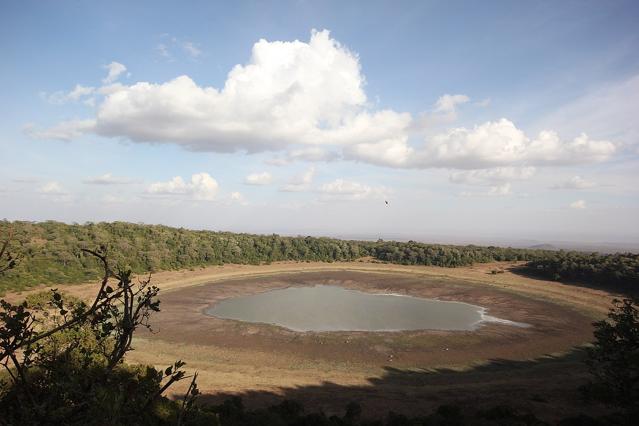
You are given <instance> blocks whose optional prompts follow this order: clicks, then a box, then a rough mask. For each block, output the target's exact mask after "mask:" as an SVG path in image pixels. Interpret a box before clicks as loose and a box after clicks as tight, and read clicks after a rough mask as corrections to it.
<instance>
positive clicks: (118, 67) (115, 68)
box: [102, 61, 126, 84]
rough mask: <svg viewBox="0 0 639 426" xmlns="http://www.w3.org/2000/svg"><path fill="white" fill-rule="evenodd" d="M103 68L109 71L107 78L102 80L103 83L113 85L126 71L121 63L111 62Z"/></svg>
mask: <svg viewBox="0 0 639 426" xmlns="http://www.w3.org/2000/svg"><path fill="white" fill-rule="evenodd" d="M103 68H105V69H107V70H108V74H107V76H106V77H104V78H103V79H102V83H104V84H111V83H113V82H115V81H116V80H117V79H118V78H119V77H120V75H121V74H122V73H123V72H124V71H126V67H125V66H124V65H122V64H121V63H119V62H115V61H113V62H111V63H110V64H109V65H105V66H104V67H103Z"/></svg>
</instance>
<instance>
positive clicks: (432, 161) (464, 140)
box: [347, 118, 616, 169]
mask: <svg viewBox="0 0 639 426" xmlns="http://www.w3.org/2000/svg"><path fill="white" fill-rule="evenodd" d="M615 150H616V147H615V145H614V144H613V143H612V142H609V141H598V140H593V139H590V138H589V137H588V136H587V135H585V134H582V135H580V136H578V137H577V138H575V139H573V140H571V141H563V140H561V139H560V138H559V136H558V135H557V133H555V132H552V131H543V132H541V133H540V134H539V135H538V136H537V138H535V139H531V138H529V137H528V136H526V134H525V133H524V132H523V130H520V129H518V128H517V127H516V126H515V124H514V123H513V122H511V121H510V120H507V119H505V118H503V119H501V120H498V121H494V122H490V121H489V122H486V123H483V124H481V125H478V126H475V127H474V128H472V129H467V128H464V127H457V128H454V129H450V130H448V131H447V132H444V133H440V134H438V135H435V136H433V137H432V138H430V139H429V140H427V141H425V143H424V144H423V145H422V146H421V147H418V148H413V147H411V146H409V145H408V143H407V141H406V139H394V140H388V141H383V142H379V143H374V144H358V145H355V146H352V147H348V148H347V156H348V157H349V158H354V159H358V160H361V161H366V162H369V163H373V164H378V165H386V166H391V167H410V168H429V167H448V168H454V169H484V168H493V167H500V166H515V165H523V164H531V165H532V164H534V165H569V164H581V163H592V162H600V161H604V160H607V159H608V158H610V157H611V156H612V155H613V154H614V152H615Z"/></svg>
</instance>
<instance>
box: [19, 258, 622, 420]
mask: <svg viewBox="0 0 639 426" xmlns="http://www.w3.org/2000/svg"><path fill="white" fill-rule="evenodd" d="M516 266H517V265H516V264H514V263H493V264H482V265H476V266H473V267H467V268H455V269H448V268H437V267H421V266H401V265H390V264H380V263H373V262H352V263H295V262H282V263H276V264H272V265H263V266H248V265H225V266H221V267H209V268H203V269H198V270H195V271H174V272H163V273H159V274H157V275H155V276H154V277H153V283H154V284H155V285H158V286H159V287H160V289H161V293H160V296H161V297H160V298H161V300H162V304H161V309H162V311H161V312H160V313H159V314H157V315H155V316H153V318H152V324H153V329H154V331H153V333H148V332H140V333H139V334H138V337H137V338H136V339H135V341H134V348H135V350H134V351H132V352H131V353H130V354H129V355H128V356H127V360H128V362H134V363H145V364H152V365H156V366H158V367H166V366H167V365H169V364H171V363H172V362H173V361H175V360H177V359H182V360H184V361H186V362H187V369H189V370H197V371H198V372H199V380H198V384H199V388H200V389H201V391H202V392H203V393H204V394H205V396H204V397H203V399H204V400H211V401H219V400H221V399H223V398H224V397H226V396H228V395H241V396H243V398H244V400H245V402H246V403H247V405H249V406H260V405H263V404H267V403H273V402H276V401H277V400H278V399H281V398H282V397H286V398H293V399H298V400H302V401H303V402H305V404H306V405H307V406H308V407H309V408H311V409H322V410H324V411H325V412H327V413H332V412H335V413H340V412H341V411H342V410H343V408H344V406H345V405H346V404H347V403H348V402H349V401H353V400H354V401H358V402H360V403H361V404H362V405H363V406H364V409H365V411H366V412H367V413H370V414H384V413H386V412H387V411H388V410H390V409H392V410H395V411H399V412H406V413H410V414H413V415H415V414H419V413H428V412H430V411H431V410H432V409H433V408H435V407H437V406H438V405H441V404H443V403H457V404H462V405H464V404H466V405H467V404H473V405H474V406H477V405H479V406H483V405H486V406H492V405H495V404H498V403H508V404H510V405H513V404H514V405H515V406H517V407H518V408H522V409H525V410H529V411H533V412H535V413H536V414H537V415H539V416H540V417H542V418H545V419H547V420H551V421H552V420H556V419H558V418H561V417H563V416H566V415H571V414H574V413H578V412H589V413H593V412H596V411H597V410H598V409H599V408H598V407H594V406H585V405H584V404H583V403H582V402H581V401H580V400H579V398H578V392H576V389H577V387H578V386H579V385H580V384H583V383H584V382H585V381H586V380H587V377H588V376H587V371H586V370H585V368H584V366H583V362H582V359H583V351H581V350H579V349H575V348H578V347H579V346H580V345H583V344H584V343H587V342H589V341H590V340H591V337H592V325H591V323H592V321H593V320H594V319H598V318H601V317H603V315H604V314H605V313H606V312H607V310H608V307H609V306H610V300H611V299H612V298H613V297H614V296H615V295H611V294H609V293H606V292H604V291H600V290H593V289H590V288H586V287H578V286H572V285H563V284H559V283H556V282H548V281H543V280H536V279H532V278H529V277H524V276H521V275H518V274H516V273H514V272H513V271H514V270H515V267H516ZM494 269H500V270H504V272H503V273H499V274H491V271H492V270H494ZM309 284H333V285H340V286H343V287H346V288H351V289H359V290H362V291H368V292H386V291H388V292H393V293H401V294H408V295H414V296H422V297H430V298H437V299H440V300H456V301H463V302H468V303H472V304H475V305H480V306H483V307H485V308H487V314H488V315H491V316H496V317H499V318H503V319H508V320H512V321H517V322H524V323H527V324H530V325H531V327H529V328H518V327H513V326H508V325H501V324H493V323H491V324H486V325H484V326H482V327H480V328H479V329H477V330H475V331H456V332H437V331H414V332H390V333H389V332H386V333H365V332H339V333H297V332H292V331H289V330H286V329H283V328H280V327H275V326H269V325H262V324H247V323H242V322H238V321H232V320H220V319H217V318H214V317H211V316H208V315H206V314H205V313H204V312H203V311H204V310H205V309H206V308H207V307H209V306H210V305H211V304H213V303H215V302H216V301H218V300H221V299H224V298H229V297H234V296H238V295H247V294H254V293H258V292H263V291H268V290H270V289H275V288H284V287H289V286H301V285H309ZM96 286H97V284H87V285H75V286H58V287H59V288H60V289H61V290H63V291H65V292H68V293H71V294H73V295H76V296H79V297H84V298H88V297H90V296H91V295H93V292H95V290H96ZM26 293H27V292H23V293H22V294H20V295H17V294H10V295H8V298H9V299H14V300H17V299H20V298H23V297H24V296H25V294H26ZM175 391H176V393H179V392H180V391H181V388H180V387H179V386H178V387H177V388H176V390H175Z"/></svg>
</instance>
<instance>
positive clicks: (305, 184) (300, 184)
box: [280, 167, 315, 192]
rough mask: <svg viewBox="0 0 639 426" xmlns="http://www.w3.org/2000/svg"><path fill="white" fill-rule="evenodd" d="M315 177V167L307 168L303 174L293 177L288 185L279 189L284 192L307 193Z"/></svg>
mask: <svg viewBox="0 0 639 426" xmlns="http://www.w3.org/2000/svg"><path fill="white" fill-rule="evenodd" d="M314 176H315V167H309V168H308V170H306V171H305V172H304V173H302V174H300V175H296V176H293V177H292V178H291V179H290V180H289V182H288V184H286V185H284V186H283V187H282V188H280V191H284V192H302V191H308V190H309V189H310V188H311V184H312V183H313V177H314Z"/></svg>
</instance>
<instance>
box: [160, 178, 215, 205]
mask: <svg viewBox="0 0 639 426" xmlns="http://www.w3.org/2000/svg"><path fill="white" fill-rule="evenodd" d="M217 190H218V183H217V181H216V180H215V179H213V178H212V177H211V176H210V175H209V174H208V173H197V174H194V175H192V176H191V181H190V182H186V181H184V179H182V177H181V176H176V177H174V178H173V179H171V180H170V181H168V182H156V183H153V184H151V185H150V186H149V187H148V189H147V192H148V193H149V194H154V195H168V196H173V195H178V196H185V197H187V198H192V199H194V200H209V201H210V200H213V199H215V195H216V194H217Z"/></svg>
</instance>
